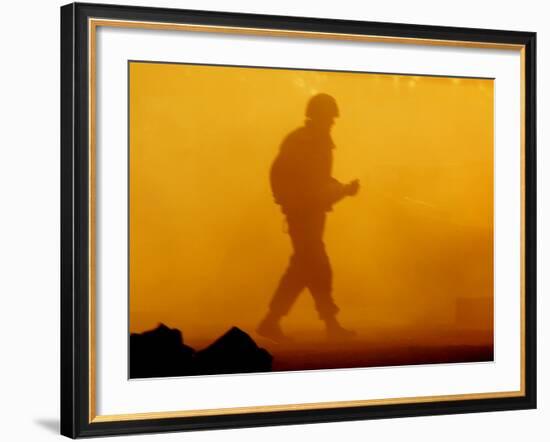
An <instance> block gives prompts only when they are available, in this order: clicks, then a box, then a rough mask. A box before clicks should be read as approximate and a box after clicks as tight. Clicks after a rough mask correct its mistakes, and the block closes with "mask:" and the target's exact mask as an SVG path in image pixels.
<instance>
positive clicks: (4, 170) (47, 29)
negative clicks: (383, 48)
mask: <svg viewBox="0 0 550 442" xmlns="http://www.w3.org/2000/svg"><path fill="white" fill-rule="evenodd" d="M121 1H123V2H124V3H126V4H135V5H150V6H165V7H181V8H189V9H210V10H222V11H223V10H225V11H235V12H256V13H266V14H280V15H300V16H315V17H329V18H342V19H358V20H373V21H390V22H402V23H420V24H432V25H447V26H467V27H481V28H496V29H498V28H500V29H513V30H525V31H537V32H538V56H539V60H538V81H539V82H538V110H539V117H538V127H539V129H538V146H539V157H538V161H539V166H538V170H539V304H538V305H539V373H540V375H539V409H538V410H535V411H533V410H530V411H514V412H500V413H483V414H473V415H459V416H438V417H428V418H425V417H424V418H408V419H391V420H377V421H364V422H349V423H334V424H316V425H301V426H291V427H268V428H259V429H257V428H256V429H245V430H225V431H215V432H212V431H210V432H200V433H188V434H186V435H185V436H182V434H177V433H176V434H166V435H155V436H139V438H138V437H126V438H125V439H124V440H128V441H130V440H141V441H144V440H158V441H160V440H181V439H182V438H185V440H187V441H215V440H224V441H237V440H238V441H256V440H259V439H262V440H267V441H271V440H273V441H275V440H280V439H283V438H284V439H286V440H289V441H294V440H306V439H307V440H310V439H312V440H333V439H337V438H339V439H342V440H346V441H347V440H352V441H355V440H357V441H359V440H361V441H362V440H387V441H394V440H395V441H398V440H399V441H401V440H407V441H408V440H412V441H416V440H419V441H420V440H421V441H441V440H444V441H446V442H451V441H464V440H466V439H468V440H475V441H477V440H498V441H508V440H510V441H512V440H521V439H523V438H526V439H527V438H529V440H535V441H542V440H547V438H548V434H550V404H549V400H550V389H549V387H548V385H549V384H548V380H547V378H546V377H545V372H547V371H548V366H549V345H548V338H549V335H550V327H549V322H548V321H544V320H542V318H543V317H544V316H545V315H546V314H547V313H548V311H549V308H550V303H549V301H548V299H547V298H546V299H545V291H546V290H545V284H544V283H545V281H544V279H545V278H544V277H543V275H542V274H543V273H544V272H545V268H544V266H543V262H544V254H543V251H542V246H543V244H544V243H545V242H546V243H548V241H547V238H546V235H545V234H544V231H543V229H542V226H543V223H544V220H545V219H546V220H548V216H549V215H550V212H549V209H547V207H546V204H544V201H543V198H544V189H547V188H548V187H549V186H550V181H549V179H548V178H547V177H546V176H543V173H542V171H543V167H544V164H545V163H546V159H547V158H546V157H547V155H548V154H547V151H545V149H544V148H543V147H544V145H545V141H546V137H545V135H546V134H545V132H546V131H545V129H546V128H545V127H544V126H545V124H548V123H550V122H549V121H548V119H547V118H546V116H547V114H546V105H547V104H548V103H549V102H550V100H549V92H548V90H549V89H548V87H547V85H546V77H548V70H549V62H548V58H547V57H545V52H546V53H548V49H547V48H548V46H550V44H549V43H550V32H549V31H548V30H547V28H548V26H549V25H550V14H549V13H548V11H547V10H546V9H545V3H547V2H544V1H535V0H525V1H521V2H518V1H513V2H507V1H504V0H501V1H484V2H482V1H479V0H477V1H472V0H461V1H458V2H444V1H428V0H416V1H407V0H403V1H397V0H388V1H384V2H361V1H357V0H355V1H354V0H339V1H332V2H321V1H315V2H313V1H311V2H306V1H302V2H298V1H297V0H294V1H292V0H278V1H271V2H260V1H253V0H232V1H230V2H229V1H227V0H225V1H224V0H188V1H183V0H180V1H159V0H149V1H130V0H121ZM61 4H62V2H59V1H57V0H42V1H35V0H27V1H20V2H15V1H12V2H6V3H4V4H3V5H2V6H3V7H2V18H3V20H2V24H1V26H0V33H1V38H0V47H1V50H2V61H1V67H0V109H1V117H2V118H1V122H2V124H1V126H0V127H1V129H0V189H1V190H0V204H1V205H0V208H1V209H0V210H1V214H2V216H1V217H0V269H1V271H0V294H1V296H2V298H1V299H2V304H0V336H1V337H2V338H1V341H0V407H1V412H2V418H3V419H1V421H0V435H1V436H0V438H1V439H2V440H9V441H16V440H29V441H42V440H48V439H54V438H56V437H59V436H57V433H58V409H59V381H58V370H59V362H58V361H59V343H58V340H59V329H58V325H59V301H58V299H59V264H58V262H59V246H58V244H59V86H58V85H59V10H58V7H59V6H60V5H61ZM546 245H548V244H546ZM549 270H550V269H549Z"/></svg>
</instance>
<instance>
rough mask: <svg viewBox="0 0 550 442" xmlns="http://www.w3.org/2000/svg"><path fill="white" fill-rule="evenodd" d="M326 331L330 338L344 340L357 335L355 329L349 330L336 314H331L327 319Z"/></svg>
mask: <svg viewBox="0 0 550 442" xmlns="http://www.w3.org/2000/svg"><path fill="white" fill-rule="evenodd" d="M324 321H325V326H326V333H327V338H328V339H331V340H332V339H335V340H342V339H351V338H354V337H355V336H357V332H355V330H348V329H346V328H344V327H342V325H341V324H340V323H339V322H338V320H337V319H336V316H331V317H329V318H326V319H325V320H324Z"/></svg>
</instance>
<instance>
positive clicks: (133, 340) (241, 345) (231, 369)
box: [130, 324, 272, 378]
mask: <svg viewBox="0 0 550 442" xmlns="http://www.w3.org/2000/svg"><path fill="white" fill-rule="evenodd" d="M271 362H272V356H271V355H270V354H269V353H268V352H267V351H266V350H264V349H262V348H259V347H258V346H257V345H256V343H255V342H254V340H253V339H252V338H251V337H250V336H249V335H248V334H246V333H245V332H244V331H242V330H240V329H239V328H237V327H233V328H231V329H230V330H229V331H228V332H227V333H225V334H224V335H223V336H222V337H220V338H219V339H217V340H216V341H215V342H214V343H213V344H211V345H210V346H209V347H207V348H205V349H204V350H201V351H198V352H196V351H195V350H194V349H193V348H191V347H189V346H187V345H185V344H184V343H183V338H182V335H181V332H180V331H179V330H178V329H173V328H169V327H167V326H166V325H164V324H160V325H159V326H158V327H157V328H155V329H154V330H150V331H146V332H144V333H132V334H131V335H130V378H151V377H167V376H189V375H204V374H223V373H225V374H227V373H251V372H258V371H271Z"/></svg>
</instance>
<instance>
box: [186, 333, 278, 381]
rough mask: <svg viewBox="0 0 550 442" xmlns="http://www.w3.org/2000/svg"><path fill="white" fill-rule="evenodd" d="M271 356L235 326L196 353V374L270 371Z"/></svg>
mask: <svg viewBox="0 0 550 442" xmlns="http://www.w3.org/2000/svg"><path fill="white" fill-rule="evenodd" d="M272 359H273V358H272V356H271V355H270V354H269V353H268V352H267V351H266V350H264V349H263V348H259V347H258V346H257V345H256V343H255V342H254V340H253V339H252V338H251V337H250V336H249V335H247V334H246V333H245V332H243V331H242V330H241V329H239V328H237V327H233V328H231V330H229V331H228V332H227V333H226V334H225V335H223V336H222V337H221V338H219V339H218V340H217V341H215V342H214V343H213V344H211V345H210V346H209V347H207V348H205V349H204V350H201V351H199V352H197V353H196V355H195V359H194V360H195V367H196V370H197V374H221V373H250V372H257V371H271V362H272Z"/></svg>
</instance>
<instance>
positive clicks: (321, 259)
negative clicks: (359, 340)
mask: <svg viewBox="0 0 550 442" xmlns="http://www.w3.org/2000/svg"><path fill="white" fill-rule="evenodd" d="M324 224H325V217H324V214H323V217H319V218H318V219H315V220H314V222H312V226H311V232H312V233H314V234H315V236H314V237H312V239H311V243H310V245H309V253H310V256H309V258H308V262H309V266H308V270H309V271H308V283H307V286H308V288H309V290H310V292H311V294H312V296H313V299H314V301H315V307H316V309H317V313H318V314H319V318H320V319H321V320H322V321H324V322H325V325H326V330H327V334H328V336H329V337H330V338H349V337H352V336H354V335H355V332H353V331H350V330H346V329H345V328H343V327H342V326H341V325H340V323H339V322H338V320H337V318H336V315H337V314H338V312H339V310H340V309H339V308H338V306H337V305H336V303H335V302H334V299H333V297H332V267H331V265H330V260H329V257H328V255H327V252H326V249H325V244H324V242H323V238H322V234H323V230H324Z"/></svg>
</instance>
